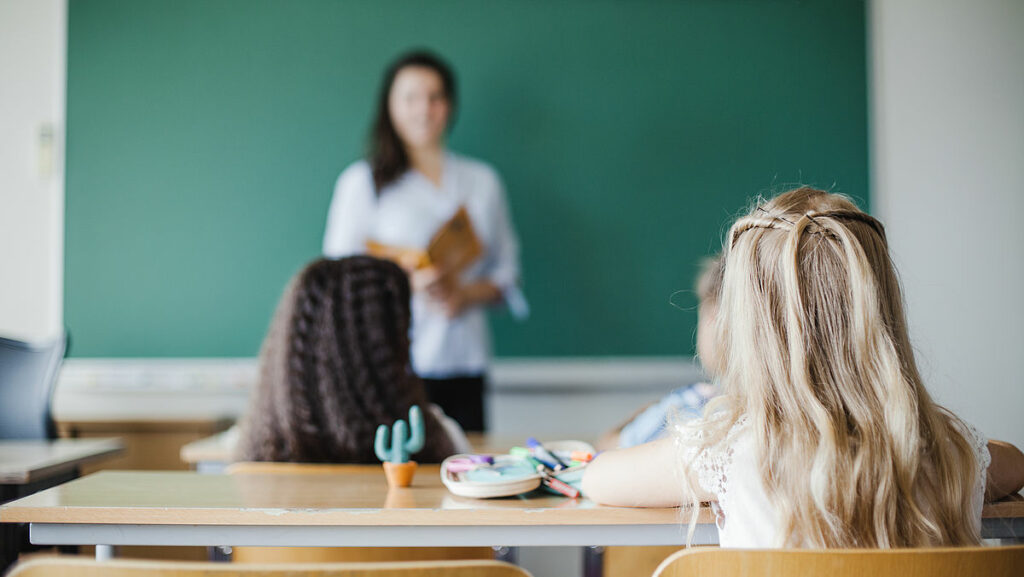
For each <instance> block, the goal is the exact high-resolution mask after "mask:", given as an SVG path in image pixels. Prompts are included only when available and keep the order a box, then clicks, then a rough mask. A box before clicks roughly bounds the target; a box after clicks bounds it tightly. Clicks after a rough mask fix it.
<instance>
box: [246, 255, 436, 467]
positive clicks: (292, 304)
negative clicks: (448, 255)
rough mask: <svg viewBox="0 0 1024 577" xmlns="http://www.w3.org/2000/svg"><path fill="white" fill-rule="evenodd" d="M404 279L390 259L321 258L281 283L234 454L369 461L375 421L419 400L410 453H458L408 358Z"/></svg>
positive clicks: (385, 420)
mask: <svg viewBox="0 0 1024 577" xmlns="http://www.w3.org/2000/svg"><path fill="white" fill-rule="evenodd" d="M409 318H410V317H409V281H408V279H407V277H406V276H405V273H404V272H403V271H402V269H400V268H399V267H398V266H397V265H395V264H393V263H391V262H388V261H383V260H379V259H375V258H370V257H364V256H357V257H350V258H344V259H341V260H328V259H319V260H316V261H314V262H312V263H310V264H309V265H308V266H306V268H304V269H303V270H302V271H301V272H299V273H298V274H297V275H296V276H295V277H294V278H293V279H292V281H291V282H290V283H289V285H288V287H287V288H286V289H285V292H284V295H283V296H282V297H281V301H280V303H279V304H278V308H277V312H276V313H275V315H274V319H273V321H272V322H271V327H270V330H269V331H268V333H267V337H266V339H265V340H264V343H263V349H262V351H261V352H260V376H259V383H258V385H257V389H256V392H255V396H254V399H253V402H252V406H251V409H250V412H249V415H248V417H247V421H246V422H245V424H244V425H243V427H242V438H241V439H240V443H239V448H238V451H237V453H238V454H237V457H239V458H240V459H243V460H249V461H290V462H303V463H376V462H377V458H376V456H375V455H374V452H373V440H374V433H375V431H376V428H377V425H379V424H388V425H390V424H391V423H393V422H394V421H395V420H397V419H408V414H409V407H411V406H412V405H420V406H421V407H422V408H423V409H424V410H423V420H424V424H425V426H426V444H425V445H424V447H423V450H421V451H420V452H419V453H417V454H416V455H414V456H413V457H414V458H415V459H416V460H418V461H421V462H428V463H436V462H440V461H441V460H442V459H443V458H444V457H447V456H448V455H451V454H452V453H454V452H455V449H454V446H453V444H452V441H451V440H450V439H449V437H448V435H447V434H446V433H445V431H444V430H443V428H442V426H441V423H440V422H439V421H438V419H437V418H436V417H435V416H434V414H433V413H432V412H431V411H429V410H427V403H428V401H427V395H426V390H425V389H424V387H423V383H422V381H420V379H419V378H418V377H417V376H416V375H415V374H414V373H413V372H412V368H411V366H410V363H409V336H408V334H409Z"/></svg>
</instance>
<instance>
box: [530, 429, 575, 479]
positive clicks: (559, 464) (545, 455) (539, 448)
mask: <svg viewBox="0 0 1024 577" xmlns="http://www.w3.org/2000/svg"><path fill="white" fill-rule="evenodd" d="M526 446H527V447H529V448H531V449H533V452H534V454H535V455H539V456H540V458H541V459H544V460H546V461H551V462H552V463H554V464H555V466H554V467H552V468H553V469H554V470H556V471H558V470H561V469H568V468H569V465H567V464H565V461H563V460H561V459H559V458H558V456H557V455H555V454H554V453H552V452H551V451H549V450H547V449H545V448H544V445H542V444H541V442H540V441H538V440H537V439H535V438H533V437H530V438H529V439H526Z"/></svg>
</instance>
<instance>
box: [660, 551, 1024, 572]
mask: <svg viewBox="0 0 1024 577" xmlns="http://www.w3.org/2000/svg"><path fill="white" fill-rule="evenodd" d="M1022 574H1024V545H1014V546H1009V547H950V548H935V549H830V550H821V549H816V550H804V549H771V550H768V549H719V548H717V547H694V548H692V549H686V550H683V551H679V552H678V553H674V554H672V555H670V556H669V557H668V558H667V559H665V561H663V562H662V564H661V566H660V567H658V569H657V570H656V571H655V572H654V577H690V576H696V575H714V576H715V577H767V576H769V575H823V576H825V577H854V576H856V577H974V576H978V577H1020V575H1022Z"/></svg>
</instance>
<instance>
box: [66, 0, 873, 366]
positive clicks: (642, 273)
mask: <svg viewBox="0 0 1024 577" xmlns="http://www.w3.org/2000/svg"><path fill="white" fill-rule="evenodd" d="M864 26H865V25H864V13H863V2H862V0H838V1H829V2H817V1H816V2H806V1H800V0H760V1H757V2H750V1H748V0H715V1H707V0H693V1H684V2H680V1H676V0H636V1H626V0H558V1H556V2H478V1H476V0H436V1H432V2H429V3H424V2H421V1H418V0H415V1H413V0H386V1H385V0H382V1H378V2H336V1H321V0H301V1H296V2H276V1H267V0H220V1H218V2H208V1H198V0H133V1H122V0H89V1H82V0H71V2H70V12H69V40H68V41H69V74H68V124H69V126H68V193H67V235H68V242H67V259H66V262H67V266H66V275H67V283H66V288H67V291H66V295H67V296H66V307H67V319H68V326H69V329H70V331H71V333H72V336H73V339H74V342H75V347H74V350H73V351H72V354H73V355H75V356H79V357H236V356H254V355H256V353H257V351H258V347H259V343H260V340H261V339H262V337H263V334H264V332H265V330H266V326H267V322H268V319H269V317H270V315H271V312H272V310H273V307H274V304H275V302H276V300H277V298H278V296H279V295H280V293H281V289H282V288H283V286H284V284H285V282H286V281H287V279H288V277H289V276H290V275H291V274H292V273H294V272H295V271H296V270H298V269H299V268H300V267H301V266H302V264H304V263H305V262H306V261H307V260H309V259H312V258H314V257H315V256H317V255H318V253H319V249H320V243H321V239H322V235H323V228H324V221H325V218H326V213H327V207H328V203H329V200H330V196H331V192H332V187H333V185H334V181H335V179H336V177H337V175H338V173H339V172H340V171H341V170H342V169H343V168H344V167H345V166H346V165H347V164H348V163H349V162H351V161H353V160H355V159H357V158H358V157H359V156H360V154H361V152H362V149H363V143H364V136H365V134H366V130H367V127H368V124H369V121H370V116H371V110H372V107H373V101H374V98H375V93H376V91H377V85H378V82H379V80H380V75H381V72H382V70H383V68H384V66H385V64H386V63H387V62H388V61H390V60H391V59H392V58H393V57H394V56H396V55H397V54H398V53H400V52H401V51H403V50H405V49H407V48H409V47H413V46H424V45H425V46H429V47H433V48H435V49H436V50H438V51H440V52H441V53H442V54H444V55H445V56H446V57H448V58H449V59H450V60H451V61H452V62H453V64H454V66H455V68H456V70H457V72H458V74H459V78H460V83H459V84H460V89H461V95H462V97H461V106H460V109H459V111H458V119H457V121H456V124H455V126H454V129H453V132H452V134H451V144H452V148H453V149H454V150H456V151H459V152H463V153H466V154H469V155H472V156H476V157H479V158H483V159H485V160H487V161H489V162H491V163H493V164H494V165H495V166H496V168H497V169H498V170H499V172H500V173H501V175H502V176H503V178H504V181H505V184H506V186H507V189H508V198H509V204H510V205H511V208H512V213H513V217H514V220H515V223H516V225H517V228H518V230H519V234H520V237H521V240H522V255H523V278H524V283H525V287H524V288H525V293H526V295H527V297H528V298H529V300H530V304H531V310H532V316H531V318H530V319H529V321H528V322H526V323H517V322H515V321H513V320H511V319H510V318H509V317H508V315H503V314H500V313H499V314H496V315H495V318H494V321H495V322H494V327H495V333H496V338H495V341H496V348H497V353H498V355H499V356H516V357H537V356H542V357H566V356H606V355H625V356H633V355H662V356H665V355H668V356H687V355H690V354H691V353H692V351H693V330H694V327H695V325H696V313H695V307H694V305H695V299H694V297H693V294H692V291H690V289H691V288H692V285H693V277H694V275H695V273H696V270H697V265H698V263H699V261H700V259H701V258H703V257H704V256H706V255H707V254H709V253H711V252H713V251H715V250H717V249H718V247H720V246H721V244H720V237H721V233H722V229H723V227H724V225H725V223H726V221H728V220H729V218H730V216H731V215H733V214H735V212H736V211H738V210H739V209H741V208H742V207H744V206H745V205H746V204H747V203H748V199H749V198H751V197H752V196H754V195H756V194H758V193H766V194H768V193H771V192H772V191H773V190H778V189H781V188H786V187H787V185H790V184H792V183H796V182H805V183H809V184H815V185H818V186H823V187H829V188H834V189H836V190H840V191H843V192H847V193H850V194H852V195H854V196H856V197H858V198H860V199H862V200H863V201H864V202H865V203H866V202H867V197H868V191H867V188H868V186H867V184H868V182H867V181H868V172H867V170H868V169H867V88H866V72H865V67H866V63H865V61H866V57H865V48H864V42H865V39H864ZM670 301H671V302H670ZM673 303H674V304H675V305H677V306H673Z"/></svg>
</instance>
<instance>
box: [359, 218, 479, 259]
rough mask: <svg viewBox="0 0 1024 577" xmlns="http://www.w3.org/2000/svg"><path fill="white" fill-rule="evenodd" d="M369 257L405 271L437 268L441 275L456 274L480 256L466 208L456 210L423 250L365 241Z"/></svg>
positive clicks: (476, 237)
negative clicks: (399, 266) (386, 261)
mask: <svg viewBox="0 0 1024 577" xmlns="http://www.w3.org/2000/svg"><path fill="white" fill-rule="evenodd" d="M366 250H367V251H368V252H369V253H370V256H375V257H377V258H385V259H388V260H392V261H395V262H396V263H398V264H399V265H401V266H403V267H405V268H411V269H420V268H426V267H429V266H434V267H437V268H438V270H441V271H443V272H445V273H453V272H459V271H461V270H462V269H464V268H466V267H468V266H469V265H471V264H473V262H474V261H475V260H476V259H478V258H480V255H481V254H483V245H482V244H481V243H480V238H479V237H478V236H477V235H476V231H475V230H474V229H473V222H472V221H471V220H470V219H469V213H468V212H466V207H464V206H460V207H459V210H457V211H455V214H454V215H453V216H452V217H451V218H450V219H448V220H447V221H446V222H445V223H444V224H442V225H441V228H439V229H438V231H437V232H436V233H434V237H433V238H431V239H430V244H429V245H427V249H426V250H422V249H417V248H409V247H402V246H394V245H389V244H384V243H380V242H377V241H375V240H368V241H366Z"/></svg>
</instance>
